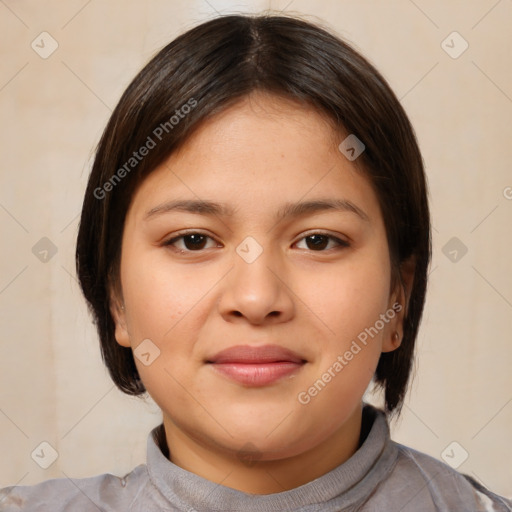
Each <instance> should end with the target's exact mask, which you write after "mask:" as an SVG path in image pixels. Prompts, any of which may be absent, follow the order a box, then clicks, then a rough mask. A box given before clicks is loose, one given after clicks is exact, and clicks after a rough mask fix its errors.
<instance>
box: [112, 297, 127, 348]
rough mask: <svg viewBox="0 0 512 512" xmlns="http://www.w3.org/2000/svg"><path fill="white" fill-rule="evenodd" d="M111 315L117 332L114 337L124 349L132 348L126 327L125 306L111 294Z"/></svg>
mask: <svg viewBox="0 0 512 512" xmlns="http://www.w3.org/2000/svg"><path fill="white" fill-rule="evenodd" d="M109 307H110V314H111V315H112V320H113V321H114V325H115V331H114V336H115V338H116V341H117V343H119V345H121V346H122V347H130V346H131V344H130V336H129V334H128V329H127V327H126V312H125V307H124V305H122V304H120V302H119V300H118V299H117V297H115V296H113V295H112V294H111V296H110V304H109Z"/></svg>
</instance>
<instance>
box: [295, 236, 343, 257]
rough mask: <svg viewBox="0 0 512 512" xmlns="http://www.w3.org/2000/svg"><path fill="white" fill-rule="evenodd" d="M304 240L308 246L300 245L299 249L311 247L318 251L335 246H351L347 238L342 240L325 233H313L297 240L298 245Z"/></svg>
mask: <svg viewBox="0 0 512 512" xmlns="http://www.w3.org/2000/svg"><path fill="white" fill-rule="evenodd" d="M302 241H305V242H306V247H299V249H310V250H313V251H316V252H320V251H324V250H329V249H333V248H334V247H349V246H350V244H349V243H348V242H346V241H345V240H341V239H339V238H337V237H335V236H332V235H326V234H324V233H312V234H310V235H307V236H305V237H303V238H301V239H300V240H299V242H297V245H298V244H299V243H301V242H302Z"/></svg>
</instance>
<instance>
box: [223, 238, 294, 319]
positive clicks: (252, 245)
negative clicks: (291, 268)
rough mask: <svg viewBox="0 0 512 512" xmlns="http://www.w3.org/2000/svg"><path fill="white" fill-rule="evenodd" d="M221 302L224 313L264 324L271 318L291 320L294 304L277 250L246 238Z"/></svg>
mask: <svg viewBox="0 0 512 512" xmlns="http://www.w3.org/2000/svg"><path fill="white" fill-rule="evenodd" d="M233 257H234V262H233V263H234V268H233V270H232V271H231V272H230V273H229V274H230V275H229V276H228V280H227V283H226V287H225V290H224V293H223V297H222V300H221V309H222V311H221V313H222V314H223V315H230V316H237V317H239V316H244V317H246V318H247V319H248V320H250V321H251V322H255V323H261V322H263V321H264V320H265V318H268V317H276V316H277V317H280V318H281V319H283V318H289V316H290V315H291V314H292V311H293V302H292V298H291V297H290V294H289V290H288V288H287V286H285V284H284V283H285V281H286V279H285V276H284V275H283V273H284V268H283V265H282V261H281V259H280V256H279V252H278V250H276V249H275V248H271V247H270V245H269V244H265V245H263V244H260V243H259V242H258V241H257V240H256V239H255V238H253V237H247V238H245V239H244V240H243V241H242V242H241V243H240V244H239V245H238V246H237V248H236V253H235V254H234V255H233Z"/></svg>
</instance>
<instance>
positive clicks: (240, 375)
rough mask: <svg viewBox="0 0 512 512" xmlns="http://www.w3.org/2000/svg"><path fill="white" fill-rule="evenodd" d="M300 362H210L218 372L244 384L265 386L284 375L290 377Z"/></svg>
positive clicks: (297, 368) (297, 369)
mask: <svg viewBox="0 0 512 512" xmlns="http://www.w3.org/2000/svg"><path fill="white" fill-rule="evenodd" d="M302 366H303V364H302V363H293V362H291V361H280V362H276V363H258V364H254V363H250V364H244V363H212V367H213V368H215V369H216V370H217V371H218V372H220V373H222V374H223V375H225V376H227V377H229V378H230V379H232V380H235V381H237V382H239V383H240V384H244V385H245V386H254V387H257V386H266V385H268V384H272V383H274V382H276V381H278V380H280V379H282V378H284V377H291V376H292V375H293V374H294V373H297V372H298V371H299V370H300V369H301V368H302Z"/></svg>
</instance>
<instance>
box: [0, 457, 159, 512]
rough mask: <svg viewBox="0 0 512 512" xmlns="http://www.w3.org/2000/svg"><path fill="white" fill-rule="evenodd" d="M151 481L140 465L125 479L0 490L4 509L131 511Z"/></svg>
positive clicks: (9, 511)
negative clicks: (135, 501)
mask: <svg viewBox="0 0 512 512" xmlns="http://www.w3.org/2000/svg"><path fill="white" fill-rule="evenodd" d="M148 481H149V478H148V474H147V468H146V466H145V465H140V466H137V467H136V468H135V469H134V470H133V471H131V472H130V473H128V474H127V475H126V476H124V477H123V478H120V477H117V476H114V475H111V474H103V475H98V476H94V477H90V478H81V479H73V478H56V479H52V480H46V481H44V482H41V483H39V484H37V485H30V486H13V487H6V488H5V489H1V490H0V510H1V511H2V512H14V511H19V510H24V511H31V510H37V511H40V512H59V511H64V510H80V511H81V512H88V511H91V512H92V511H94V512H97V511H98V510H117V509H118V508H117V507H126V510H128V507H129V506H130V504H131V503H133V501H134V500H135V499H136V497H137V495H138V494H139V493H140V491H141V489H142V488H143V487H145V486H146V485H147V484H148ZM105 505H106V506H107V508H105ZM71 507H73V508H71ZM111 507H114V508H111ZM119 510H121V509H119Z"/></svg>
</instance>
